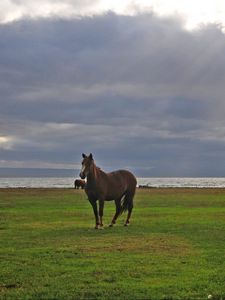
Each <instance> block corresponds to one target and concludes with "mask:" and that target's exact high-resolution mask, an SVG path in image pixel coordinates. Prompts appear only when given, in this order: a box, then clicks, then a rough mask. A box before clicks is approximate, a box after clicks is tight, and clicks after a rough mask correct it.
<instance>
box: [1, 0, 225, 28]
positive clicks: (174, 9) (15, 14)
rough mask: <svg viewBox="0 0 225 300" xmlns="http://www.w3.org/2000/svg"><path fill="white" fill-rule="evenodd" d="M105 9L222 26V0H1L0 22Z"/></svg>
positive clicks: (224, 13) (224, 4)
mask: <svg viewBox="0 0 225 300" xmlns="http://www.w3.org/2000/svg"><path fill="white" fill-rule="evenodd" d="M108 11H112V12H115V13H117V14H122V15H134V14H137V13H139V12H142V13H143V12H149V11H153V12H155V13H157V14H158V15H160V16H169V15H177V16H179V17H182V18H183V20H184V24H185V26H186V28H187V29H194V28H196V27H198V26H199V25H202V24H207V23H219V24H221V25H222V26H225V1H224V0H198V1H196V0H182V1H181V0H170V1H168V0H138V1H135V0H123V1H121V0H113V1H108V0H99V1H96V0H92V1H89V0H83V1H81V0H65V1H63V2H62V1H52V0H39V1H33V0H24V1H20V0H1V3H0V22H1V23H8V22H12V21H16V20H19V19H22V18H40V17H43V18H46V17H61V18H72V17H81V16H87V15H89V16H91V15H95V14H102V13H106V12H108Z"/></svg>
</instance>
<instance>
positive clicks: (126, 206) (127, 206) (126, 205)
mask: <svg viewBox="0 0 225 300" xmlns="http://www.w3.org/2000/svg"><path fill="white" fill-rule="evenodd" d="M133 197H134V194H133V193H132V194H131V193H129V192H128V193H126V194H125V195H124V196H123V197H122V199H121V207H120V215H121V214H122V213H124V212H126V211H127V210H131V209H132V208H133Z"/></svg>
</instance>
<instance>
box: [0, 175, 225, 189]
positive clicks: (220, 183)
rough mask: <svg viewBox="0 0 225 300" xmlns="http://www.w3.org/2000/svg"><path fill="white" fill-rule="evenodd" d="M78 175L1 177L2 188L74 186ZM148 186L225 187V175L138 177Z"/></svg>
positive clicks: (0, 186)
mask: <svg viewBox="0 0 225 300" xmlns="http://www.w3.org/2000/svg"><path fill="white" fill-rule="evenodd" d="M76 178H77V177H76V176H68V177H66V176H61V177H53V176H50V177H48V176H41V177H0V188H73V187H74V180H75V179H76ZM137 186H139V187H146V188H225V177H137Z"/></svg>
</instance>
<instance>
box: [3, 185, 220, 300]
mask: <svg viewBox="0 0 225 300" xmlns="http://www.w3.org/2000/svg"><path fill="white" fill-rule="evenodd" d="M113 213H114V203H111V202H108V203H106V205H105V216H104V220H105V229H104V230H94V229H93V226H94V217H93V213H92V209H91V206H90V204H89V203H88V201H87V200H86V196H85V195H84V192H83V191H81V190H80V191H78V190H73V189H0V299H209V298H211V299H225V190H223V189H217V190H216V189H149V190H140V189H139V190H138V191H137V194H136V197H135V208H134V211H133V218H132V223H131V226H129V227H123V222H124V220H125V215H122V216H121V217H120V219H119V220H118V224H117V225H116V226H115V227H113V228H108V227H107V226H106V225H108V224H109V223H110V221H111V218H112V215H113Z"/></svg>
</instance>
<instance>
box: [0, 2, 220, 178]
mask: <svg viewBox="0 0 225 300" xmlns="http://www.w3.org/2000/svg"><path fill="white" fill-rule="evenodd" d="M121 2H122V3H121ZM224 26H225V3H224V1H222V0H221V1H219V0H218V1H216V0H212V1H211V0H207V1H206V0H205V1H201V0H198V1H196V0H195V1H192V0H189V1H185V0H184V1H178V0H174V1H172V0H171V1H165V0H157V1H156V0H152V1H150V0H148V1H147V0H143V1H128V0H124V1H117V0H114V1H106V0H99V1H97V0H96V1H94V0H92V1H89V0H82V1H81V0H78V1H76V0H74V1H73V0H66V1H63V3H62V1H50V0H39V1H32V0H29V1H28V0H23V1H22V0H11V1H10V0H2V1H1V3H0V53H1V55H0V176H4V174H5V173H4V172H6V168H13V169H15V168H16V169H18V170H21V172H23V171H22V170H23V168H30V170H32V172H30V173H29V174H30V175H34V176H35V172H36V171H35V168H46V169H47V168H49V169H55V170H56V171H57V172H59V170H60V169H72V170H74V171H73V172H74V173H73V174H74V175H75V176H77V175H78V173H79V172H78V169H79V168H80V162H81V159H82V157H81V154H82V153H83V152H84V153H86V154H89V153H93V156H94V159H95V161H96V164H97V165H98V166H100V167H101V168H102V169H103V170H106V171H107V172H108V171H111V170H115V169H119V168H126V169H129V170H131V171H133V172H134V173H135V174H136V175H137V176H139V177H140V176H142V177H150V176H152V177H161V176H162V177H179V176H181V177H183V176H185V177H214V176H218V177H220V176H224V177H225V118H224V114H225V88H224V84H225V55H224V53H225V30H224ZM7 174H8V173H7ZM16 174H18V172H17V173H16ZM21 174H22V173H21ZM71 174H72V173H71ZM38 175H40V172H38Z"/></svg>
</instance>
